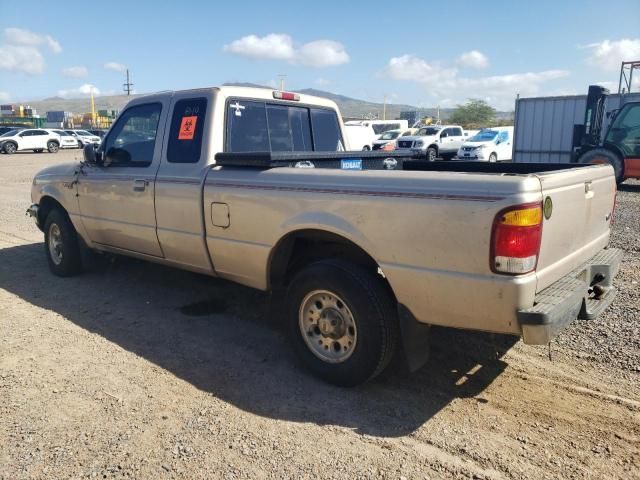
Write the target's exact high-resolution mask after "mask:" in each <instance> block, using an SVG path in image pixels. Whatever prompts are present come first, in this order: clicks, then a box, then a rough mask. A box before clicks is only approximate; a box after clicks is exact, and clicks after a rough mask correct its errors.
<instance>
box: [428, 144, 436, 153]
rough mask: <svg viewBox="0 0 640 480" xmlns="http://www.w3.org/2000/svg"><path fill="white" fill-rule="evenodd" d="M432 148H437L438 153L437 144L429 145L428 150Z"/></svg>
mask: <svg viewBox="0 0 640 480" xmlns="http://www.w3.org/2000/svg"><path fill="white" fill-rule="evenodd" d="M430 148H435V150H436V152H437V151H438V145H436V144H435V143H432V144H431V145H429V146H428V147H427V150H429V149H430Z"/></svg>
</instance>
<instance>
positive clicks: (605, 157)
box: [578, 148, 624, 184]
mask: <svg viewBox="0 0 640 480" xmlns="http://www.w3.org/2000/svg"><path fill="white" fill-rule="evenodd" d="M578 163H592V164H598V163H608V164H609V165H611V166H612V167H613V170H614V172H615V175H616V183H618V184H620V183H622V182H623V181H624V163H623V162H622V159H621V158H620V157H619V156H618V155H617V154H615V153H614V152H612V151H611V150H607V149H606V148H594V149H593V150H589V151H588V152H586V153H584V154H583V155H581V156H580V158H579V159H578Z"/></svg>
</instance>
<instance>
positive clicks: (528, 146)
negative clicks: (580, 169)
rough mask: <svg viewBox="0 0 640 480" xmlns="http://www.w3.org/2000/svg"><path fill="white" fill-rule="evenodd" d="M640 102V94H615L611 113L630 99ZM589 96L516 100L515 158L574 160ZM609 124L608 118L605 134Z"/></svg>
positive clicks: (611, 97)
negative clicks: (576, 132) (578, 129)
mask: <svg viewBox="0 0 640 480" xmlns="http://www.w3.org/2000/svg"><path fill="white" fill-rule="evenodd" d="M638 101H640V93H629V94H626V95H620V94H611V95H609V96H608V97H607V101H606V111H607V113H609V112H611V111H613V110H617V109H618V108H620V106H621V105H623V104H625V103H627V102H638ZM586 102H587V96H586V95H568V96H563V97H533V98H519V99H518V100H516V110H515V124H514V127H515V129H514V136H513V137H514V138H513V157H512V158H513V161H514V162H536V163H568V162H570V161H571V153H572V151H571V148H572V143H573V127H574V125H579V124H582V123H584V110H585V107H586ZM608 127H609V118H607V117H605V119H604V126H603V129H602V134H603V135H604V134H605V133H606V131H607V129H608Z"/></svg>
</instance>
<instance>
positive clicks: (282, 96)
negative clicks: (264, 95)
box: [273, 90, 300, 102]
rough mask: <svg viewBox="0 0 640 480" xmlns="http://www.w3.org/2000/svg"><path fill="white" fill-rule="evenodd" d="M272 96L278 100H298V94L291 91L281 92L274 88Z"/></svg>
mask: <svg viewBox="0 0 640 480" xmlns="http://www.w3.org/2000/svg"><path fill="white" fill-rule="evenodd" d="M273 98H277V99H278V100H293V101H295V102H298V101H300V95H298V94H297V93H291V92H281V91H280V90H274V92H273Z"/></svg>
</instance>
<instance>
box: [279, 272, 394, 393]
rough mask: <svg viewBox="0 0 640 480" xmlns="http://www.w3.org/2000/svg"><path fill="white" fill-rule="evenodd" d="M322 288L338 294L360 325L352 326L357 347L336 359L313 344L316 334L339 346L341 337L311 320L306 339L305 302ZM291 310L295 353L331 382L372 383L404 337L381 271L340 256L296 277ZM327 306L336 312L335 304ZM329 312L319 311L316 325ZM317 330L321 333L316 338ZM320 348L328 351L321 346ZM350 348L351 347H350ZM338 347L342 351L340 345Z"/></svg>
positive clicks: (289, 297) (291, 289) (290, 290)
mask: <svg viewBox="0 0 640 480" xmlns="http://www.w3.org/2000/svg"><path fill="white" fill-rule="evenodd" d="M317 291H327V292H331V293H333V294H334V295H335V298H338V301H337V305H342V306H339V307H337V308H343V307H346V309H347V311H348V312H349V313H350V314H351V316H350V317H349V318H350V319H351V320H352V321H353V324H354V327H355V330H354V331H353V332H351V328H352V327H349V330H350V333H355V335H356V336H355V337H351V338H353V342H354V346H353V347H352V349H351V351H350V353H349V354H348V355H349V356H348V357H347V358H346V359H344V360H340V361H339V362H336V363H331V362H329V361H326V360H323V359H322V358H320V357H319V354H318V353H314V352H313V351H312V349H311V348H312V347H311V346H310V344H311V342H313V344H315V340H316V338H318V339H320V340H319V341H318V343H320V341H321V340H322V337H324V340H327V341H329V342H334V343H333V345H334V346H335V345H337V344H338V342H337V341H334V340H332V339H331V338H330V337H328V336H326V335H324V334H322V332H321V331H320V328H317V327H315V328H314V324H313V323H311V319H310V318H309V320H308V321H309V322H310V323H309V328H310V330H309V332H307V333H306V335H307V337H304V335H305V333H303V331H302V330H303V329H302V326H301V322H302V323H303V324H304V322H305V321H307V318H306V316H307V311H306V309H305V310H304V313H303V314H302V320H300V315H301V313H302V312H301V311H302V309H303V307H304V306H305V302H308V298H309V295H311V294H312V293H313V292H317ZM321 295H322V293H321ZM311 298H313V297H311ZM323 298H324V297H323ZM313 305H318V303H317V302H316V303H314V304H313ZM317 308H319V309H321V308H324V306H323V307H317ZM286 309H287V310H286V314H287V323H288V325H287V329H288V333H289V337H290V339H291V343H292V345H293V348H294V350H295V352H296V353H297V355H298V357H299V358H300V360H301V361H302V363H303V364H304V365H305V366H306V367H307V368H308V369H309V370H310V371H311V372H312V373H313V374H315V375H316V376H317V377H319V378H321V379H322V380H324V381H326V382H328V383H332V384H334V385H339V386H342V387H353V386H356V385H359V384H361V383H363V382H366V381H367V380H370V379H372V378H373V377H375V376H376V375H378V374H379V373H380V372H382V371H383V370H384V368H385V367H386V366H387V365H388V364H389V362H390V360H391V358H392V356H393V354H394V352H395V349H396V344H397V341H398V320H397V313H396V308H395V304H394V301H393V299H392V297H391V294H390V293H389V292H388V290H387V289H386V288H385V286H384V284H383V283H382V281H381V279H380V278H378V277H377V275H376V274H375V272H367V271H366V270H364V269H363V268H362V267H359V266H357V265H354V264H351V263H348V262H345V261H341V260H335V259H327V260H321V261H318V262H315V263H312V264H310V265H308V266H306V267H304V268H302V269H301V270H300V271H299V272H298V273H297V274H296V275H295V276H294V278H293V279H292V280H291V282H290V284H289V287H288V290H287V297H286ZM325 310H333V311H334V312H335V311H336V309H335V308H334V309H332V308H327V309H325ZM325 310H319V311H318V323H317V324H316V325H318V326H320V317H322V315H321V314H322V312H324V311H325ZM343 312H344V311H343ZM310 313H311V312H310ZM332 322H333V320H332ZM332 324H333V323H332ZM314 332H315V334H316V335H317V337H312V335H314ZM345 333H346V332H345ZM343 338H344V337H343ZM307 342H309V344H308V343H307ZM338 345H339V344H338ZM350 345H351V344H350ZM315 348H316V350H322V348H321V347H315ZM324 348H325V349H326V348H327V347H326V346H325V347H324ZM344 348H345V350H347V347H346V346H345V347H344ZM328 351H329V350H328ZM337 351H338V355H340V354H341V352H340V347H339V346H338V347H337Z"/></svg>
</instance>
